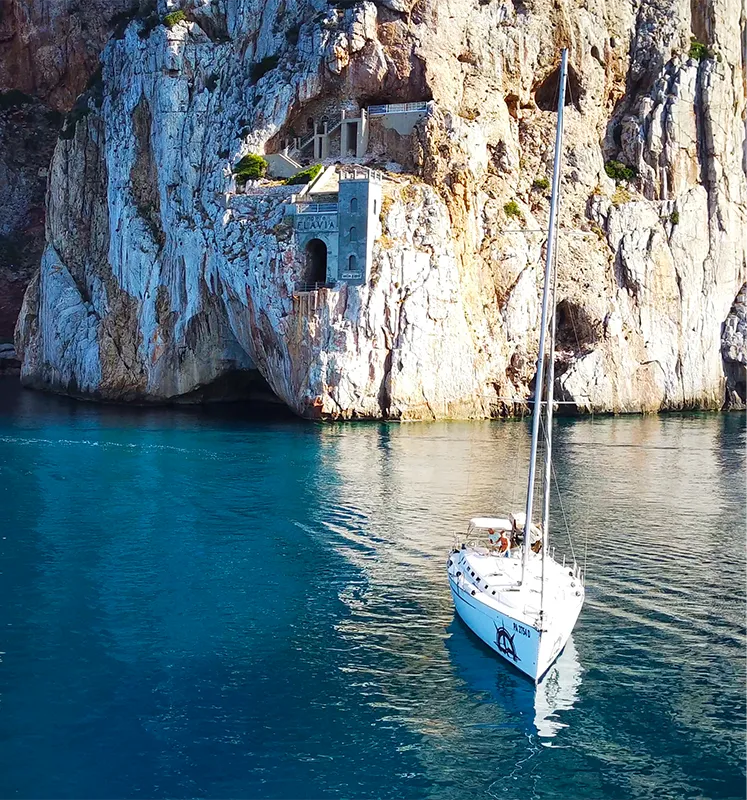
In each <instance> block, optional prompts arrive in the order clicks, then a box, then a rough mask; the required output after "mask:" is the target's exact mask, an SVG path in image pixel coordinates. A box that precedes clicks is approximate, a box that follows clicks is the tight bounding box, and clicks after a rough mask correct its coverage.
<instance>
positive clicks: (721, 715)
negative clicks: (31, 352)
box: [0, 381, 746, 800]
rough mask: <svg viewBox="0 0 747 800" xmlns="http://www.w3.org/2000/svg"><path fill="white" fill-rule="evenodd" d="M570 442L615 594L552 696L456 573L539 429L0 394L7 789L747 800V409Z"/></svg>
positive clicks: (594, 433)
mask: <svg viewBox="0 0 747 800" xmlns="http://www.w3.org/2000/svg"><path fill="white" fill-rule="evenodd" d="M555 441H556V453H557V471H558V480H559V483H560V489H561V496H562V499H563V504H564V509H565V514H566V516H567V517H568V520H569V524H570V526H571V527H572V528H573V529H574V531H575V535H574V544H575V547H576V554H577V556H578V557H579V558H580V559H581V560H583V559H584V551H586V557H587V559H588V576H589V577H588V582H587V602H586V605H585V608H584V611H583V612H582V615H581V618H580V620H579V624H578V626H577V628H576V631H575V633H574V637H573V642H572V645H571V646H569V648H567V649H566V652H565V653H564V654H563V657H562V658H561V662H562V663H561V664H560V665H559V670H558V671H557V674H555V675H554V680H555V681H556V682H557V686H555V687H554V688H553V687H550V688H549V689H548V688H547V687H540V693H539V694H538V695H535V691H534V688H533V686H532V685H531V684H530V683H528V682H527V681H526V680H525V679H524V678H523V677H521V676H520V675H519V674H518V673H515V672H514V671H513V670H512V669H511V668H510V667H509V666H507V665H505V664H504V663H503V662H502V661H500V660H498V659H497V658H496V657H494V655H493V654H492V653H491V652H490V651H489V650H487V649H486V648H485V647H484V646H483V645H482V644H481V643H480V642H478V641H476V640H475V639H474V638H473V637H472V635H471V634H470V633H469V632H468V631H467V630H466V629H465V628H464V626H463V625H462V624H461V623H460V622H459V621H458V620H455V619H454V613H453V609H452V605H451V600H450V596H449V592H448V586H447V583H446V579H445V574H444V559H445V554H446V552H447V551H448V548H449V546H450V545H451V542H452V536H453V533H454V531H455V530H457V529H461V528H462V527H463V526H464V524H465V521H466V519H467V518H468V517H469V516H470V515H472V514H474V513H476V512H494V511H500V510H503V509H508V508H510V507H516V506H517V505H519V504H520V503H521V502H522V492H523V475H524V469H525V465H526V460H527V458H528V425H527V423H526V422H504V423H439V424H425V425H386V424H381V425H375V424H374V425H331V426H326V427H322V426H317V425H312V424H305V423H300V422H297V421H294V420H289V419H275V420H265V421H252V420H251V419H250V418H249V417H248V415H247V414H246V413H241V412H229V411H228V410H222V411H213V412H210V413H200V412H187V411H169V410H158V411H155V410H151V411H138V410H132V409H129V410H128V409H121V408H115V407H97V406H93V405H88V404H80V403H74V402H71V401H65V400H62V399H58V398H52V397H45V396H41V395H36V394H33V393H29V392H19V391H16V390H14V389H13V387H12V384H11V383H10V382H7V381H6V382H5V383H2V384H0V529H1V532H0V537H1V538H0V570H1V571H2V576H1V579H2V580H1V583H0V593H1V597H0V601H1V608H2V611H1V617H0V629H1V631H2V642H1V643H0V650H2V651H3V654H2V663H0V693H1V697H0V737H1V742H2V744H1V746H0V797H21V798H121V797H174V798H187V797H210V798H219V797H220V798H223V797H267V798H294V797H298V798H306V797H324V798H327V797H330V798H333V797H338V798H363V797H372V798H373V797H385V798H389V797H392V798H395V797H408V798H409V797H412V798H426V797H427V798H467V797H481V798H482V797H494V798H507V799H509V798H511V799H513V798H516V799H517V800H528V798H602V797H604V798H652V799H653V798H657V800H660V799H661V798H678V799H679V798H739V797H742V798H743V797H745V746H744V730H745V698H744V683H745V660H744V650H745V639H746V636H745V542H744V531H745V508H744V489H745V421H744V418H743V417H741V416H739V415H728V416H696V415H692V416H662V417H646V418H639V417H631V418H620V419H603V420H602V419H600V420H594V421H593V422H592V421H589V420H577V421H562V422H561V423H560V424H559V425H558V426H557V432H556V437H555ZM555 509H556V511H557V513H556V514H555V518H554V523H555V528H556V530H558V531H559V533H558V535H557V536H556V543H557V545H558V548H559V550H560V551H561V552H568V545H567V540H566V536H565V533H564V532H563V517H562V514H561V513H560V511H559V507H558V505H557V504H556V505H555ZM560 667H562V669H560Z"/></svg>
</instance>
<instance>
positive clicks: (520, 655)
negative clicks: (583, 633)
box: [449, 570, 583, 681]
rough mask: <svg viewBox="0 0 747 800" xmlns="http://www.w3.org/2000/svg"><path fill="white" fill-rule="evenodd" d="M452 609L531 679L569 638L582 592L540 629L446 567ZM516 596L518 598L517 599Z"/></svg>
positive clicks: (560, 649) (559, 609)
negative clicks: (489, 598) (452, 602)
mask: <svg viewBox="0 0 747 800" xmlns="http://www.w3.org/2000/svg"><path fill="white" fill-rule="evenodd" d="M449 587H450V588H451V595H452V598H453V600H454V608H455V609H456V612H457V614H459V616H460V617H461V618H462V620H463V621H464V623H465V624H466V625H467V627H468V628H470V630H472V631H473V633H474V634H475V635H476V636H478V637H479V638H480V639H482V641H483V642H485V644H486V645H488V647H490V648H491V649H492V650H494V651H495V652H496V653H498V655H499V656H501V658H503V659H505V660H506V661H508V663H509V664H511V665H512V666H514V667H516V669H518V670H520V671H521V672H523V673H524V674H525V675H526V676H527V677H529V678H531V679H532V680H533V681H539V680H540V678H541V677H542V676H543V675H544V674H545V672H547V670H548V669H549V668H550V667H551V666H552V664H553V662H554V661H555V659H556V658H557V657H558V656H559V655H560V653H561V652H562V651H563V648H564V647H565V644H566V642H567V641H568V639H569V637H570V635H571V633H572V631H573V627H574V625H575V624H576V620H577V619H578V616H579V614H580V612H581V607H582V604H583V595H579V596H576V597H575V602H573V601H569V602H567V603H565V604H564V607H563V608H557V607H556V609H555V611H558V612H560V613H555V614H552V615H548V616H547V617H546V618H545V620H544V621H543V627H542V629H541V630H540V629H539V627H538V625H537V624H532V623H531V622H530V621H528V619H527V618H526V617H525V616H522V615H521V614H520V613H517V610H516V609H515V608H512V607H511V606H508V605H504V604H501V603H500V602H495V601H491V600H488V599H485V595H483V594H482V593H481V592H480V591H477V590H476V588H475V587H474V586H473V584H472V583H471V582H468V581H464V580H463V579H460V578H459V577H458V576H457V575H456V574H454V572H453V571H452V570H449ZM518 599H519V597H517V600H518Z"/></svg>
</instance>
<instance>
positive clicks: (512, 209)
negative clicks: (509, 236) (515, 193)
mask: <svg viewBox="0 0 747 800" xmlns="http://www.w3.org/2000/svg"><path fill="white" fill-rule="evenodd" d="M503 210H504V211H505V212H506V216H507V217H508V218H509V219H521V220H523V219H524V214H522V212H521V208H519V204H518V203H517V202H516V200H509V201H508V203H506V205H505V206H503Z"/></svg>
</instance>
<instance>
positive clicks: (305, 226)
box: [296, 214, 337, 231]
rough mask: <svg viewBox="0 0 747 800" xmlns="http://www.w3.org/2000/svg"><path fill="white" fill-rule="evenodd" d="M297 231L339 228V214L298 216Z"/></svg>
mask: <svg viewBox="0 0 747 800" xmlns="http://www.w3.org/2000/svg"><path fill="white" fill-rule="evenodd" d="M296 230H297V231H334V230H337V214H308V215H299V216H297V217H296Z"/></svg>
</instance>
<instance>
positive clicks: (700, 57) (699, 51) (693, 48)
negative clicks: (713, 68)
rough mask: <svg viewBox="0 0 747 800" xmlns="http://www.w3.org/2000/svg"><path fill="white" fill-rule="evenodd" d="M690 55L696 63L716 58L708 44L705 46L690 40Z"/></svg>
mask: <svg viewBox="0 0 747 800" xmlns="http://www.w3.org/2000/svg"><path fill="white" fill-rule="evenodd" d="M688 55H689V56H690V58H692V59H694V60H695V61H705V59H707V58H715V53H714V52H713V50H711V48H710V47H709V46H708V45H707V44H703V42H699V41H698V40H697V39H691V40H690V50H689V52H688Z"/></svg>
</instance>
